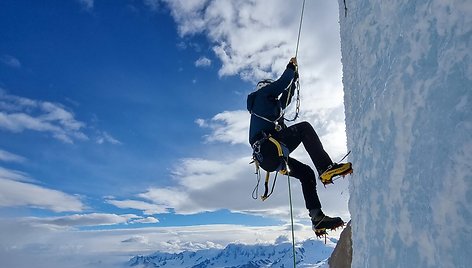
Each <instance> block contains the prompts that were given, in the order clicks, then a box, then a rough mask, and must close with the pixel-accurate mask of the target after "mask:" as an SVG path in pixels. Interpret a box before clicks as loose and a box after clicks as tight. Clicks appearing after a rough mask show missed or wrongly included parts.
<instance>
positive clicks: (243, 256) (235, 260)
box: [128, 239, 337, 268]
mask: <svg viewBox="0 0 472 268" xmlns="http://www.w3.org/2000/svg"><path fill="white" fill-rule="evenodd" d="M336 243H337V240H336V239H330V240H327V243H326V244H325V243H324V241H322V240H315V239H308V240H306V241H304V242H302V243H299V244H297V245H296V256H297V259H296V260H297V267H322V266H325V265H326V263H327V259H328V258H329V256H330V255H331V253H332V252H333V249H334V247H335V246H336ZM128 265H129V266H130V267H138V268H148V267H165V268H170V267H179V268H184V267H189V268H190V267H193V268H197V267H221V268H223V267H232V268H238V267H239V268H243V267H244V268H251V267H293V257H292V244H291V243H290V242H284V243H280V244H275V245H266V244H258V245H243V244H229V245H228V246H226V247H225V248H224V249H205V250H199V251H184V252H180V253H163V252H156V253H154V254H151V255H148V256H136V257H133V258H132V259H131V260H129V262H128Z"/></svg>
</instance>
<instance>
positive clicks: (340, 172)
mask: <svg viewBox="0 0 472 268" xmlns="http://www.w3.org/2000/svg"><path fill="white" fill-rule="evenodd" d="M352 172H353V169H352V164H351V163H349V162H348V163H345V164H336V163H335V164H334V166H333V168H332V169H331V167H330V169H328V170H327V171H325V172H324V173H323V174H321V176H320V180H321V182H322V183H323V185H324V186H325V187H326V185H328V184H333V183H334V181H335V180H337V179H339V178H341V177H342V178H344V177H345V176H346V175H349V174H352Z"/></svg>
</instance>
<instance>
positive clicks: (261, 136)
mask: <svg viewBox="0 0 472 268" xmlns="http://www.w3.org/2000/svg"><path fill="white" fill-rule="evenodd" d="M297 68H298V65H297V59H296V58H295V57H294V58H291V59H290V61H289V63H288V64H287V67H286V69H285V71H284V72H283V74H282V75H281V76H280V78H279V79H277V80H275V81H272V80H270V79H266V80H262V81H260V82H258V83H257V86H256V91H254V92H252V93H251V94H249V95H248V98H247V109H248V111H249V112H250V113H251V119H250V127H249V143H250V144H251V146H252V148H253V149H254V152H253V158H254V160H255V161H256V162H257V165H259V166H260V167H261V168H262V169H264V170H266V171H267V172H272V171H285V172H288V175H289V176H291V177H295V178H297V179H298V180H300V182H301V185H302V192H303V197H304V199H305V205H306V208H307V209H308V211H309V216H310V218H311V221H312V224H313V230H314V231H315V233H316V235H317V236H321V235H323V234H326V230H328V229H336V228H338V227H340V226H342V225H343V224H344V222H343V220H342V219H341V218H340V217H334V218H333V217H329V216H326V215H325V214H324V213H323V211H322V210H321V203H320V200H319V198H318V194H317V192H316V175H315V172H314V171H313V169H312V168H311V167H310V166H308V165H306V164H304V163H301V162H300V161H298V160H296V159H294V158H292V157H290V156H289V154H290V153H291V152H293V151H294V150H295V149H296V148H297V147H298V146H299V145H300V143H303V146H304V147H305V150H306V151H307V152H308V154H309V156H310V158H311V160H312V161H313V164H314V165H315V167H316V169H317V172H318V174H319V177H320V180H321V181H322V183H323V184H325V185H326V184H329V183H332V179H333V177H335V176H344V175H346V174H349V173H352V165H351V163H339V164H338V163H334V162H333V161H332V160H331V158H330V157H329V155H328V154H327V153H326V151H325V150H324V149H323V145H322V143H321V141H320V139H319V137H318V135H317V133H316V132H315V130H314V129H313V127H312V125H311V124H310V123H309V122H306V121H304V122H300V123H296V124H294V125H291V126H287V125H286V124H285V119H284V114H283V110H284V109H285V108H286V107H287V106H288V105H289V104H290V103H291V100H292V96H293V94H294V92H295V89H296V82H297V80H298V78H299V76H298V70H297ZM277 143H278V145H277Z"/></svg>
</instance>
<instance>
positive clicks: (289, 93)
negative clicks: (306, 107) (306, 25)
mask: <svg viewBox="0 0 472 268" xmlns="http://www.w3.org/2000/svg"><path fill="white" fill-rule="evenodd" d="M304 11H305V0H303V4H302V13H301V15H300V25H299V26H298V38H297V48H296V49H295V58H297V56H298V47H299V45H300V36H301V33H302V24H303V13H304ZM295 87H296V88H297V101H296V108H295V116H294V117H293V118H292V119H287V118H285V117H284V119H285V120H286V121H288V122H293V121H295V120H297V118H298V114H299V113H300V82H299V81H298V80H297V81H296V85H295ZM291 90H292V85H291V84H290V86H289V92H288V98H287V103H286V104H285V107H287V106H288V100H289V99H290V98H289V97H290V95H291V93H292V92H291Z"/></svg>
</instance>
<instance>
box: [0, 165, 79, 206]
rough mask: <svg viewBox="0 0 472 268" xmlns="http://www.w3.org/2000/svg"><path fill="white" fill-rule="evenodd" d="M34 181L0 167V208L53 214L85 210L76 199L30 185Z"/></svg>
mask: <svg viewBox="0 0 472 268" xmlns="http://www.w3.org/2000/svg"><path fill="white" fill-rule="evenodd" d="M34 181H35V180H33V179H31V178H30V177H29V176H28V174H26V173H24V172H21V171H17V170H11V169H7V168H3V167H0V207H20V206H28V207H34V208H41V209H47V210H52V211H55V212H65V211H82V210H83V209H84V208H85V206H84V204H83V203H82V202H81V201H80V199H79V198H78V197H76V196H72V195H68V194H66V193H63V192H61V191H57V190H53V189H49V188H46V187H42V186H39V185H36V184H33V183H31V182H34Z"/></svg>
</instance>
